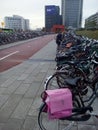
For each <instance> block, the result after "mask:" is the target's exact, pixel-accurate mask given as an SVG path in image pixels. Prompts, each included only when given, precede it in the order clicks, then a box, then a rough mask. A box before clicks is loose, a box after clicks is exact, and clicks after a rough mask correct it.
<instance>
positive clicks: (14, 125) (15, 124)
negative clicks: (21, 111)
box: [1, 119, 23, 130]
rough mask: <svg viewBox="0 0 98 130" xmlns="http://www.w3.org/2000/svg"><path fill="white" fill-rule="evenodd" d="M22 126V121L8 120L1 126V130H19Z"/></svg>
mask: <svg viewBox="0 0 98 130" xmlns="http://www.w3.org/2000/svg"><path fill="white" fill-rule="evenodd" d="M22 124H23V120H19V119H9V120H8V122H7V123H5V125H2V129H1V130H20V129H21V127H22Z"/></svg>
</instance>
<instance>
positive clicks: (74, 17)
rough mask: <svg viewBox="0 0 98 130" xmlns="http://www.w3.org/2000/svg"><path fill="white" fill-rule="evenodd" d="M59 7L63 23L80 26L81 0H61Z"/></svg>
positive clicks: (67, 25) (69, 25) (68, 25)
mask: <svg viewBox="0 0 98 130" xmlns="http://www.w3.org/2000/svg"><path fill="white" fill-rule="evenodd" d="M61 8H62V23H63V25H65V26H66V27H72V28H81V23H82V9H83V0H62V5H61Z"/></svg>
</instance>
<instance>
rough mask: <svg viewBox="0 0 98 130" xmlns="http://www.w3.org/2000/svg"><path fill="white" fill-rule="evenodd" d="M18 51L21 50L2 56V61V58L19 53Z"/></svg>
mask: <svg viewBox="0 0 98 130" xmlns="http://www.w3.org/2000/svg"><path fill="white" fill-rule="evenodd" d="M18 52H19V51H15V52H13V53H10V54H9V55H6V56H4V57H2V58H0V61H1V60H4V59H5V58H7V57H9V56H12V55H14V54H16V53H18Z"/></svg>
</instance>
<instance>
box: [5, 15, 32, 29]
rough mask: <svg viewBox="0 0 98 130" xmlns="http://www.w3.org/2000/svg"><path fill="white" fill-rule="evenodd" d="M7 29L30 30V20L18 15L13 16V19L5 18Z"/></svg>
mask: <svg viewBox="0 0 98 130" xmlns="http://www.w3.org/2000/svg"><path fill="white" fill-rule="evenodd" d="M5 28H8V29H13V30H23V31H25V30H30V28H29V20H28V19H24V18H23V17H21V16H18V15H13V17H5Z"/></svg>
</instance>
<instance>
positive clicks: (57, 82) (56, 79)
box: [45, 71, 68, 90]
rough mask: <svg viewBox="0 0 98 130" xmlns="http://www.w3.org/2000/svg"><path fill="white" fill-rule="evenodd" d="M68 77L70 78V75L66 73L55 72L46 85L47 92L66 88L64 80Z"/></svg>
mask: <svg viewBox="0 0 98 130" xmlns="http://www.w3.org/2000/svg"><path fill="white" fill-rule="evenodd" d="M67 77H68V73H67V72H66V71H58V72H55V73H54V74H53V75H51V76H50V77H49V78H48V80H47V82H46V84H45V90H48V89H50V90H52V89H58V88H65V86H66V84H65V81H64V79H65V78H67Z"/></svg>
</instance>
